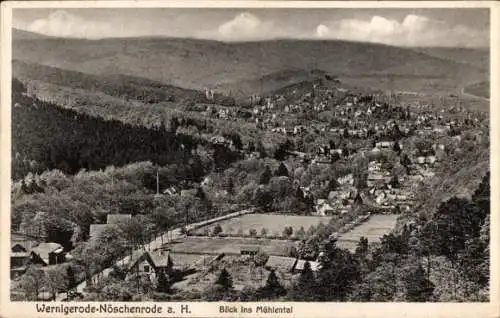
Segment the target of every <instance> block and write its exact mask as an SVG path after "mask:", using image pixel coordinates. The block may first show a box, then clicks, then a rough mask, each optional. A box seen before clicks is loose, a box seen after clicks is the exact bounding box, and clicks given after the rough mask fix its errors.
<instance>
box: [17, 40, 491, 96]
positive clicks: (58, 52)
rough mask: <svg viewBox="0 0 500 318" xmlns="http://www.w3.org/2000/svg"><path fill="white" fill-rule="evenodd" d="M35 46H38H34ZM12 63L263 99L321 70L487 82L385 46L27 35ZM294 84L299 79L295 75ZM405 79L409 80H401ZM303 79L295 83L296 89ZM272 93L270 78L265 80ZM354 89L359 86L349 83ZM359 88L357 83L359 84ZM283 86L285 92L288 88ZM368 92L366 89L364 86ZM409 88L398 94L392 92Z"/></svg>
mask: <svg viewBox="0 0 500 318" xmlns="http://www.w3.org/2000/svg"><path fill="white" fill-rule="evenodd" d="M33 40H37V41H33ZM13 58H14V59H17V60H20V61H25V62H29V63H37V64H42V65H46V66H51V67H58V68H61V69H66V70H72V71H78V72H82V73H87V74H97V75H106V74H123V75H128V76H134V77H141V78H146V79H149V80H153V81H158V82H161V83H165V84H169V85H172V86H177V87H183V88H187V89H195V90H203V89H204V88H205V87H208V88H213V89H220V90H224V91H225V92H228V91H235V90H241V91H243V92H244V93H245V94H248V93H260V91H261V89H260V84H259V83H258V82H259V81H260V79H259V78H260V77H265V76H266V74H280V72H286V71H287V70H297V69H300V70H304V71H305V72H307V71H310V70H312V69H318V70H322V71H324V72H328V73H331V74H334V75H339V76H340V75H342V76H343V77H345V78H349V77H359V76H360V74H361V75H362V77H365V78H372V80H371V81H369V82H367V83H368V84H369V85H371V84H372V83H375V84H376V83H377V81H378V79H377V77H379V76H385V77H387V76H392V77H394V78H397V80H395V81H394V85H396V87H395V88H396V89H398V88H399V89H406V90H407V89H408V88H409V87H411V86H413V83H411V81H412V80H413V81H415V79H416V80H420V79H424V80H425V79H426V78H428V79H436V81H441V78H448V79H451V82H453V83H452V85H451V84H450V85H449V86H450V87H451V86H453V87H462V86H465V85H467V84H470V83H473V82H480V81H484V80H487V76H488V75H487V73H486V72H485V70H484V69H482V68H480V67H476V66H474V65H472V64H466V63H459V62H456V61H454V60H451V59H445V58H442V57H437V56H431V55H429V54H426V53H425V52H421V51H417V50H415V49H412V48H401V47H394V46H389V45H384V44H373V43H361V42H349V41H336V40H329V41H319V40H269V41H261V42H258V41H254V42H218V41H212V40H198V39H183V38H157V37H154V38H153V37H144V38H141V37H137V38H113V39H101V40H84V39H75V38H73V39H66V38H55V37H46V36H42V35H40V36H39V35H38V34H34V35H33V34H32V33H30V32H26V31H20V30H16V31H15V32H14V33H13ZM298 76H299V77H303V76H302V75H300V74H298ZM406 77H408V78H410V80H406V81H405V78H406ZM301 80H303V79H299V80H298V81H301ZM263 81H264V82H267V83H268V84H269V87H264V88H263V90H270V91H272V90H275V89H277V88H279V87H276V85H275V84H277V82H279V81H276V80H275V79H273V78H267V79H266V78H263ZM353 81H358V79H357V78H356V79H354V80H353ZM359 82H360V83H362V82H361V81H359ZM288 84H290V83H288V82H287V81H285V83H284V85H288ZM363 84H365V83H363ZM403 84H404V85H406V87H397V85H403Z"/></svg>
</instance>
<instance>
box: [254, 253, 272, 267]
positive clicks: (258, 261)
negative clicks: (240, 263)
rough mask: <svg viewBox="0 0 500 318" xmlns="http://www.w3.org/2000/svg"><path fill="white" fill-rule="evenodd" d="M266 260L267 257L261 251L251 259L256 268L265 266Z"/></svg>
mask: <svg viewBox="0 0 500 318" xmlns="http://www.w3.org/2000/svg"><path fill="white" fill-rule="evenodd" d="M268 258H269V255H267V254H266V253H265V252H263V251H259V252H258V253H257V254H255V256H254V257H253V261H254V263H255V265H257V266H264V264H266V262H267V259H268Z"/></svg>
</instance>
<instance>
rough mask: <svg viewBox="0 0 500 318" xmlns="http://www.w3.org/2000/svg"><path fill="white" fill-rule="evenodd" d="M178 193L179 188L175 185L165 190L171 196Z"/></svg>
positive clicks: (164, 192)
mask: <svg viewBox="0 0 500 318" xmlns="http://www.w3.org/2000/svg"><path fill="white" fill-rule="evenodd" d="M202 186H203V185H202ZM177 193H178V191H177V189H176V188H175V187H174V186H171V187H169V188H167V189H165V190H163V194H166V195H169V196H173V195H176V194H177Z"/></svg>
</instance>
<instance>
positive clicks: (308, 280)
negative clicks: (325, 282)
mask: <svg viewBox="0 0 500 318" xmlns="http://www.w3.org/2000/svg"><path fill="white" fill-rule="evenodd" d="M315 294H316V277H314V273H313V271H312V270H311V264H310V263H309V262H308V261H306V262H305V263H304V269H303V270H302V272H301V273H300V276H299V279H298V281H297V283H296V284H294V286H293V287H292V290H291V291H290V295H289V298H290V299H291V300H296V301H314V300H315Z"/></svg>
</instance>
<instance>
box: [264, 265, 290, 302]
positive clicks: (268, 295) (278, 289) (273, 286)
mask: <svg viewBox="0 0 500 318" xmlns="http://www.w3.org/2000/svg"><path fill="white" fill-rule="evenodd" d="M257 293H258V295H259V296H260V297H259V298H264V299H275V298H277V297H281V296H284V295H286V289H285V288H284V287H283V286H282V285H281V283H280V282H279V279H278V276H276V273H275V271H274V270H272V271H271V272H270V273H269V275H268V276H267V280H266V284H265V285H264V286H263V287H261V288H260V289H259V290H258V291H257Z"/></svg>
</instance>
